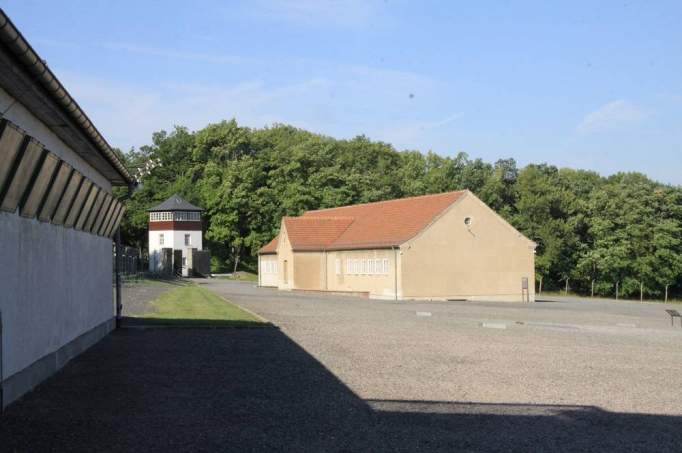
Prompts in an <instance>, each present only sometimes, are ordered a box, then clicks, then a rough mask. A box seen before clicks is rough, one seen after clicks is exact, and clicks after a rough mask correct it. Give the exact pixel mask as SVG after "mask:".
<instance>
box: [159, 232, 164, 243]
mask: <svg viewBox="0 0 682 453" xmlns="http://www.w3.org/2000/svg"><path fill="white" fill-rule="evenodd" d="M159 245H163V233H161V234H159Z"/></svg>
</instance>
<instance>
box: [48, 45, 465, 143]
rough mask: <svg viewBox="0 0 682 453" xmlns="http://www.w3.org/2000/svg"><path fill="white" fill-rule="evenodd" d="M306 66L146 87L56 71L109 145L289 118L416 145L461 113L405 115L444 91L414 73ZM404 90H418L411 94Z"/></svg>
mask: <svg viewBox="0 0 682 453" xmlns="http://www.w3.org/2000/svg"><path fill="white" fill-rule="evenodd" d="M179 58H181V57H179ZM296 64H297V63H294V65H296ZM305 66H306V67H308V68H310V72H309V75H308V76H301V77H299V78H295V79H293V80H292V81H290V82H288V83H285V82H279V81H278V82H273V83H265V82H264V81H262V80H258V79H251V80H244V81H242V82H240V83H218V82H216V83H212V84H211V83H209V84H207V83H203V84H202V83H194V82H186V83H185V82H176V81H172V79H170V80H169V82H165V83H155V84H153V85H147V84H143V83H138V82H135V81H132V82H128V83H125V82H120V81H113V80H109V79H106V78H101V77H93V76H89V75H86V74H81V73H74V72H68V71H62V70H59V71H57V72H58V73H59V74H60V78H61V79H62V81H63V82H64V84H65V86H66V87H67V89H68V90H69V91H70V92H71V94H72V95H73V96H74V97H75V98H76V99H77V100H78V102H79V103H80V104H81V106H82V107H83V108H84V110H85V111H86V112H87V113H88V115H89V116H90V117H91V119H92V120H93V122H94V123H95V124H96V126H97V127H98V128H99V129H100V131H101V132H102V133H103V134H104V136H105V137H106V138H107V139H108V141H109V142H110V143H111V145H112V146H116V147H119V148H121V149H129V148H130V147H132V146H135V147H139V146H141V145H144V144H149V143H150V141H151V136H152V133H153V132H155V131H159V130H162V129H164V130H170V129H171V128H172V127H173V126H174V125H183V126H187V127H188V128H190V129H191V130H195V129H200V128H203V127H204V126H206V125H207V124H209V123H215V122H218V121H221V120H224V119H230V118H233V117H234V118H236V119H237V121H239V123H240V124H242V125H246V126H251V127H263V126H266V125H271V124H273V123H287V124H292V125H294V126H297V127H302V128H306V129H308V130H311V131H314V132H319V133H323V134H327V135H332V136H335V137H339V138H348V137H352V136H355V135H358V134H366V135H369V136H370V137H373V138H379V139H383V140H385V141H388V142H391V143H396V144H397V145H398V146H408V145H409V146H414V145H415V140H417V139H418V138H420V137H421V136H423V135H422V134H424V133H425V131H427V130H429V129H434V128H438V127H441V126H444V125H446V124H448V123H450V122H452V121H455V120H456V119H457V118H458V117H459V116H457V115H455V116H448V117H446V118H442V119H439V120H436V121H413V120H410V119H411V118H420V117H421V118H423V117H427V113H426V111H425V108H424V105H430V103H431V101H433V100H434V99H435V100H438V99H440V97H441V93H442V92H444V91H445V92H446V91H447V90H446V89H445V88H444V87H443V84H442V83H440V82H438V81H435V80H433V79H430V78H428V77H425V76H422V75H420V74H414V73H410V72H401V71H394V70H386V69H378V68H370V67H364V66H354V65H339V64H334V63H332V62H324V61H307V62H306V65H305ZM410 93H416V94H415V98H410V97H409V94H410ZM420 103H421V104H422V105H421V106H420ZM396 124H398V125H399V127H395V125H396Z"/></svg>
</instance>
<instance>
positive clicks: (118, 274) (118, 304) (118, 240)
mask: <svg viewBox="0 0 682 453" xmlns="http://www.w3.org/2000/svg"><path fill="white" fill-rule="evenodd" d="M121 248H122V247H121V229H120V228H119V229H118V230H116V260H115V261H114V272H115V274H116V328H117V329H118V328H120V327H121V311H122V308H123V304H122V302H121V268H120V266H121V265H120V264H119V261H120V259H121Z"/></svg>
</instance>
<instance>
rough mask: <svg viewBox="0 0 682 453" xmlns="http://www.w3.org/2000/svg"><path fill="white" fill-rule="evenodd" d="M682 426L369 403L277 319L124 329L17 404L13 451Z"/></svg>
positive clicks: (649, 438) (635, 443)
mask: <svg viewBox="0 0 682 453" xmlns="http://www.w3.org/2000/svg"><path fill="white" fill-rule="evenodd" d="M453 379H456V377H453ZM614 396H616V397H617V395H614ZM662 397H663V396H662ZM680 426H682V417H672V416H659V415H640V414H622V413H613V412H607V411H604V410H601V409H599V408H596V407H583V406H556V405H531V404H481V403H465V402H441V401H400V400H370V401H364V400H362V399H360V398H359V397H358V396H357V395H356V394H355V393H353V392H352V391H351V390H350V389H349V388H348V387H346V385H344V384H343V383H342V382H341V381H340V380H339V379H337V378H336V377H335V376H334V374H333V373H331V372H330V371H329V370H327V369H326V368H325V367H324V366H323V365H322V364H321V363H320V362H318V361H317V360H316V359H315V358H313V357H312V356H311V355H309V354H308V353H307V352H306V351H305V350H303V349H302V348H301V347H299V346H298V345H297V344H296V343H294V342H293V341H291V340H290V339H289V338H288V337H287V336H286V335H284V334H283V333H282V332H281V331H280V330H278V329H221V330H207V329H150V330H139V329H123V330H118V331H116V332H114V333H112V334H111V335H109V336H108V337H106V338H105V339H104V340H102V341H101V342H100V343H98V344H97V345H95V346H94V347H93V348H91V349H90V350H89V351H87V352H86V353H85V354H83V355H81V356H80V357H79V358H77V359H76V360H74V361H73V362H72V363H71V364H69V365H67V366H66V367H65V368H64V369H63V370H62V371H61V372H60V373H58V374H57V375H56V376H55V377H53V378H52V379H49V380H48V381H47V382H46V383H44V384H43V385H41V386H40V387H39V388H38V389H36V390H35V391H34V392H33V393H31V394H30V395H28V396H27V397H25V398H24V399H23V400H21V401H19V402H17V403H15V404H13V405H12V406H10V407H9V408H8V409H7V411H6V412H5V414H4V416H3V417H2V418H0V450H2V451H31V452H34V451H48V450H49V451H273V450H274V451H308V452H323V451H333V452H351V451H436V450H439V451H523V452H527V451H533V452H537V451H605V450H608V451H656V452H661V451H679V449H680V445H682V444H681V443H680V442H681V441H682V431H681V430H680Z"/></svg>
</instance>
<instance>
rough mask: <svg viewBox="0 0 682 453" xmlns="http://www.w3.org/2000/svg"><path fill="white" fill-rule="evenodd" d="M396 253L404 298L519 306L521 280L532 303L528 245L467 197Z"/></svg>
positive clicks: (531, 251) (531, 261)
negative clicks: (505, 302)
mask: <svg viewBox="0 0 682 453" xmlns="http://www.w3.org/2000/svg"><path fill="white" fill-rule="evenodd" d="M466 217H471V218H472V224H471V226H470V228H467V227H466V225H465V224H464V219H465V218H466ZM401 253H402V255H401V264H402V288H403V297H404V298H415V299H422V298H425V299H428V298H434V299H469V300H508V301H517V300H518V301H520V300H521V288H522V278H524V277H526V278H527V279H528V287H529V295H530V300H531V301H533V300H534V298H535V285H534V282H535V273H534V272H535V270H534V266H535V263H534V258H535V254H534V244H533V243H532V242H531V241H529V240H528V239H526V238H525V237H524V236H522V235H521V234H520V233H518V232H517V231H516V230H514V229H513V228H512V227H511V226H510V225H509V224H508V223H506V222H505V221H504V220H503V219H502V218H501V217H499V216H498V215H497V214H496V213H495V212H494V211H492V210H491V209H490V208H489V207H488V206H486V205H485V204H484V203H483V202H481V201H480V200H479V199H478V198H476V197H475V196H474V195H473V194H471V193H467V195H466V196H464V197H463V198H461V199H460V200H458V201H457V202H456V203H455V204H453V205H452V206H451V207H450V208H448V210H447V211H445V212H444V213H443V214H442V215H441V216H440V217H439V218H438V219H436V220H435V221H434V222H433V223H432V225H431V226H429V227H428V228H426V229H425V230H423V231H422V232H421V233H420V234H419V235H417V236H416V237H415V238H414V239H412V240H410V241H408V242H407V243H405V244H403V245H402V246H401Z"/></svg>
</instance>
